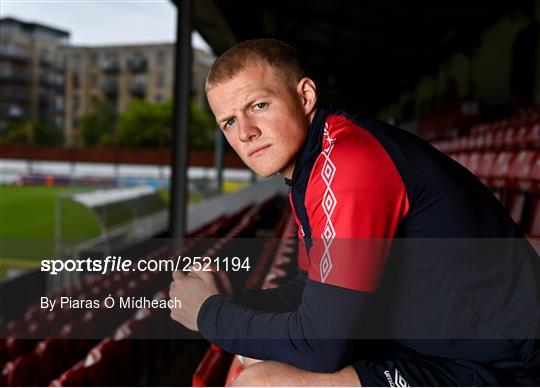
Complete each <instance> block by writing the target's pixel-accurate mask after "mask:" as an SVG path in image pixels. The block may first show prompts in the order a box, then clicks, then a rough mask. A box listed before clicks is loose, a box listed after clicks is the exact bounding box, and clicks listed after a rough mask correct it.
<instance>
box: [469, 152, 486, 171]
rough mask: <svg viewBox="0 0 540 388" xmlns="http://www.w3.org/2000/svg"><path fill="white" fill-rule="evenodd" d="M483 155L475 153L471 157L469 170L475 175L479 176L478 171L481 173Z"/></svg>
mask: <svg viewBox="0 0 540 388" xmlns="http://www.w3.org/2000/svg"><path fill="white" fill-rule="evenodd" d="M482 155H483V153H482V152H478V151H477V152H473V153H472V154H471V155H470V157H469V163H468V166H466V167H468V168H469V170H470V171H471V172H472V173H473V174H475V175H478V171H480V163H481V161H482Z"/></svg>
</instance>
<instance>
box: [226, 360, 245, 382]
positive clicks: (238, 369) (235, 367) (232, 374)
mask: <svg viewBox="0 0 540 388" xmlns="http://www.w3.org/2000/svg"><path fill="white" fill-rule="evenodd" d="M244 368H245V366H244V357H242V356H239V355H236V356H234V358H233V360H232V362H231V366H230V368H229V373H228V374H227V378H226V379H225V386H226V387H230V386H231V385H232V383H233V382H234V380H235V379H236V378H237V377H238V375H239V374H240V373H242V371H243V370H244Z"/></svg>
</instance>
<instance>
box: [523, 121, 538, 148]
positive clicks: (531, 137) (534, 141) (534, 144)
mask: <svg viewBox="0 0 540 388" xmlns="http://www.w3.org/2000/svg"><path fill="white" fill-rule="evenodd" d="M525 146H527V147H530V148H534V149H538V148H540V123H536V124H535V125H533V127H532V128H531V130H530V131H529V132H528V134H527V135H526V137H525Z"/></svg>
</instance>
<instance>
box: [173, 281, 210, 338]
mask: <svg viewBox="0 0 540 388" xmlns="http://www.w3.org/2000/svg"><path fill="white" fill-rule="evenodd" d="M173 279H174V280H173V281H172V282H171V287H170V289H169V298H171V299H173V298H177V299H179V300H180V301H181V302H182V307H181V308H171V318H172V319H174V320H175V321H177V322H179V323H181V324H182V325H184V326H185V327H187V328H188V329H190V330H193V331H198V330H199V328H198V327H197V316H198V315H199V310H200V309H201V306H202V304H203V302H204V301H205V300H206V299H207V298H208V297H209V296H212V295H216V294H219V288H218V285H217V282H216V279H215V277H214V274H213V273H212V272H204V271H199V272H193V271H191V272H188V273H187V274H184V273H183V272H182V271H175V272H173Z"/></svg>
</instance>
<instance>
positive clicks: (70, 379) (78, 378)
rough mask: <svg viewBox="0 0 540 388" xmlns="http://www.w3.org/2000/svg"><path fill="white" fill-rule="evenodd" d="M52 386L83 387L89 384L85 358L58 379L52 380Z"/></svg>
mask: <svg viewBox="0 0 540 388" xmlns="http://www.w3.org/2000/svg"><path fill="white" fill-rule="evenodd" d="M49 386H50V387H83V386H88V379H87V375H86V371H85V368H84V360H83V361H79V362H78V363H77V364H75V365H74V366H73V367H71V368H70V369H68V370H67V371H65V372H64V373H62V374H61V375H60V377H59V378H58V379H55V380H53V381H51V383H50V384H49Z"/></svg>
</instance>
